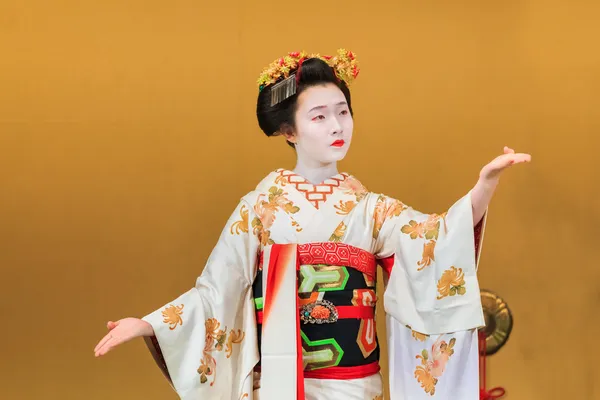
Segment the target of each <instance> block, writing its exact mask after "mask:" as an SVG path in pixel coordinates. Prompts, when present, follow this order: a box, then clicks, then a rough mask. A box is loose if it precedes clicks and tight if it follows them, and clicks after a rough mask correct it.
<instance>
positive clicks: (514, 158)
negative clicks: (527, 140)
mask: <svg viewBox="0 0 600 400" xmlns="http://www.w3.org/2000/svg"><path fill="white" fill-rule="evenodd" d="M529 161H531V155H529V154H526V153H515V151H514V150H513V149H511V148H509V147H506V146H504V154H502V155H500V156H498V157H496V158H494V159H493V160H492V161H491V162H490V163H489V164H487V165H486V166H485V167H483V169H482V170H481V172H480V173H479V177H480V178H482V179H485V180H497V179H499V177H500V174H501V173H502V171H504V170H505V169H506V168H508V167H510V166H512V165H514V164H520V163H525V162H529Z"/></svg>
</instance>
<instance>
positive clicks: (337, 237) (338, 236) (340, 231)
mask: <svg viewBox="0 0 600 400" xmlns="http://www.w3.org/2000/svg"><path fill="white" fill-rule="evenodd" d="M345 233H346V224H344V222H343V221H342V222H340V224H339V225H338V226H337V228H335V231H334V232H333V233H332V234H331V236H330V237H329V241H330V242H341V241H342V239H343V237H344V234H345Z"/></svg>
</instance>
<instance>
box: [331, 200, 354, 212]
mask: <svg viewBox="0 0 600 400" xmlns="http://www.w3.org/2000/svg"><path fill="white" fill-rule="evenodd" d="M354 206H356V203H355V202H354V201H352V200H348V201H343V200H340V204H339V205H335V206H334V208H335V209H336V210H338V211H337V212H336V214H338V215H348V214H350V211H352V209H353V208H354Z"/></svg>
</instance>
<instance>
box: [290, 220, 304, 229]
mask: <svg viewBox="0 0 600 400" xmlns="http://www.w3.org/2000/svg"><path fill="white" fill-rule="evenodd" d="M292 227H295V228H296V232H302V228H301V227H300V224H299V223H298V221H296V220H295V219H293V218H292Z"/></svg>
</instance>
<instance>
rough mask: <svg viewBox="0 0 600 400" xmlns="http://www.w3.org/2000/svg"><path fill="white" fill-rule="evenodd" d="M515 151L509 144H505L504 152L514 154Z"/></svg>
mask: <svg viewBox="0 0 600 400" xmlns="http://www.w3.org/2000/svg"><path fill="white" fill-rule="evenodd" d="M514 152H515V151H514V150H513V149H511V148H510V147H508V146H504V154H513V153H514Z"/></svg>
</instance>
